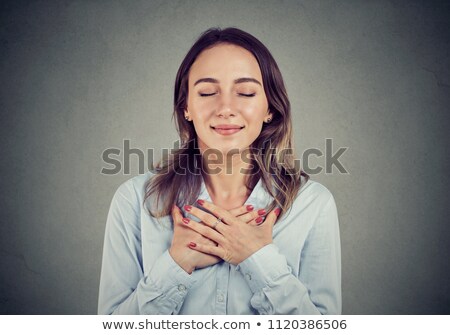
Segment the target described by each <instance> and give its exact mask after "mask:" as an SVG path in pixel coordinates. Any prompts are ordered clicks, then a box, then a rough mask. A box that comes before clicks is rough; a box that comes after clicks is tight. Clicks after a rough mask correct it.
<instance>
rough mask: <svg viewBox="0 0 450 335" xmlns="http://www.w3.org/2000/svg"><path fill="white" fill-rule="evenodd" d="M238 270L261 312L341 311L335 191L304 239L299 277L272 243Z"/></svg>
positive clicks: (310, 312) (333, 312)
mask: <svg viewBox="0 0 450 335" xmlns="http://www.w3.org/2000/svg"><path fill="white" fill-rule="evenodd" d="M238 270H239V271H240V272H241V273H242V274H243V276H244V278H245V280H246V282H247V283H248V285H249V287H250V289H251V291H252V293H253V296H252V298H251V301H250V303H251V305H252V306H253V308H255V309H256V310H257V311H258V312H259V313H260V314H284V315H287V314H308V315H310V314H335V315H336V314H341V308H342V301H341V249H340V236H339V222H338V216H337V209H336V204H335V201H334V198H333V197H332V195H331V194H330V198H329V200H328V202H326V204H325V205H324V207H323V209H322V210H321V211H320V214H319V216H318V217H317V219H316V222H314V225H313V226H312V228H311V230H310V232H309V234H308V237H307V239H306V241H305V244H304V247H303V250H302V252H301V259H300V271H299V275H298V277H297V276H295V275H293V274H292V271H291V268H290V266H289V265H288V263H287V261H286V257H285V256H284V255H283V254H281V253H280V252H279V250H278V247H277V246H276V245H275V244H273V243H272V244H269V245H266V246H265V247H263V248H261V249H260V250H258V251H257V252H256V253H254V254H253V255H251V256H250V257H248V258H247V259H246V260H244V261H243V262H241V263H240V264H239V266H238Z"/></svg>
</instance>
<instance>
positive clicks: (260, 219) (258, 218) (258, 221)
mask: <svg viewBox="0 0 450 335" xmlns="http://www.w3.org/2000/svg"><path fill="white" fill-rule="evenodd" d="M262 220H263V218H262V217H260V216H258V217H257V218H256V220H255V221H256V223H261V222H262Z"/></svg>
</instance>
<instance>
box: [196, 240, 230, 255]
mask: <svg viewBox="0 0 450 335" xmlns="http://www.w3.org/2000/svg"><path fill="white" fill-rule="evenodd" d="M189 248H191V249H193V250H196V251H200V252H202V253H204V254H209V255H213V256H217V257H220V258H222V256H223V255H224V250H223V249H222V248H221V247H219V246H213V245H206V244H203V243H195V242H191V243H189Z"/></svg>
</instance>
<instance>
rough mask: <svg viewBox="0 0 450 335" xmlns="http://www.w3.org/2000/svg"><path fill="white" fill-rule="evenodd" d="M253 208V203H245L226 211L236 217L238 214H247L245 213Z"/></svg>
mask: <svg viewBox="0 0 450 335" xmlns="http://www.w3.org/2000/svg"><path fill="white" fill-rule="evenodd" d="M253 210H254V207H253V205H249V204H245V205H243V206H239V207H236V208H233V209H230V210H229V211H228V212H229V213H230V214H231V215H234V216H236V217H238V216H242V215H245V214H247V213H249V212H251V211H253Z"/></svg>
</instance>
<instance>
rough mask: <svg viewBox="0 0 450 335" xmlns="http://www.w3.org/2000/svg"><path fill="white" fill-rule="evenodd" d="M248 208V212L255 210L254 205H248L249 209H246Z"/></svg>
mask: <svg viewBox="0 0 450 335" xmlns="http://www.w3.org/2000/svg"><path fill="white" fill-rule="evenodd" d="M246 208H247V210H248V211H249V212H250V211H252V210H253V208H254V207H253V206H252V205H247V207H246Z"/></svg>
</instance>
